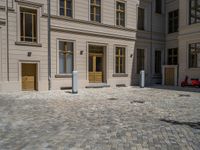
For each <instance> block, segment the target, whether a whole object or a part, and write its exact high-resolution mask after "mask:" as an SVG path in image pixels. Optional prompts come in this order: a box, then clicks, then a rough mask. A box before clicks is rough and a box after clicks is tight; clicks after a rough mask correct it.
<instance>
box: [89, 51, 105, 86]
mask: <svg viewBox="0 0 200 150" xmlns="http://www.w3.org/2000/svg"><path fill="white" fill-rule="evenodd" d="M89 82H90V83H102V82H103V55H99V54H91V55H90V56H89Z"/></svg>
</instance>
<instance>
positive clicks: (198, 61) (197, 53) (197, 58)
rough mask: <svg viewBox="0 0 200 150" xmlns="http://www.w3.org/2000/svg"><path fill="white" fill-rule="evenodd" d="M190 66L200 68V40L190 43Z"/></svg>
mask: <svg viewBox="0 0 200 150" xmlns="http://www.w3.org/2000/svg"><path fill="white" fill-rule="evenodd" d="M189 67H190V68H200V42H199V43H193V44H189Z"/></svg>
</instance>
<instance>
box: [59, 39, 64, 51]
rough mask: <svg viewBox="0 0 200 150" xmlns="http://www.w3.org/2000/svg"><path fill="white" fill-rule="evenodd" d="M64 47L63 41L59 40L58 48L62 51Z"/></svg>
mask: <svg viewBox="0 0 200 150" xmlns="http://www.w3.org/2000/svg"><path fill="white" fill-rule="evenodd" d="M64 49H65V42H61V41H60V42H59V50H62V51H64Z"/></svg>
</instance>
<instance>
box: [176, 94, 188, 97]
mask: <svg viewBox="0 0 200 150" xmlns="http://www.w3.org/2000/svg"><path fill="white" fill-rule="evenodd" d="M179 97H190V95H189V94H179Z"/></svg>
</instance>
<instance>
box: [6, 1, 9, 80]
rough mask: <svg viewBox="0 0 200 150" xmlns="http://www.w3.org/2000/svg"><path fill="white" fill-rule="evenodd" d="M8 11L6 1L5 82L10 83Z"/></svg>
mask: <svg viewBox="0 0 200 150" xmlns="http://www.w3.org/2000/svg"><path fill="white" fill-rule="evenodd" d="M8 9H9V6H8V0H6V29H7V31H6V38H7V39H6V40H7V42H6V44H7V81H10V76H9V74H10V71H9V66H10V63H9V26H8Z"/></svg>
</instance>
